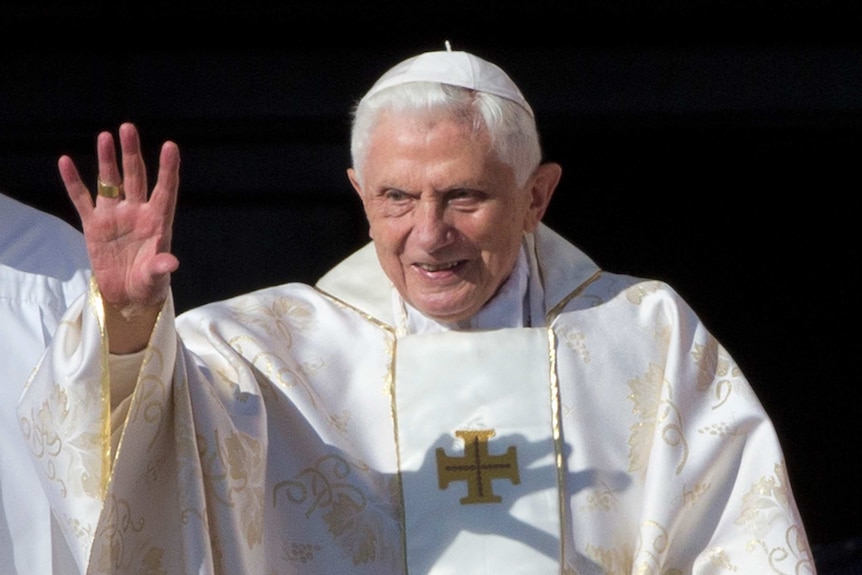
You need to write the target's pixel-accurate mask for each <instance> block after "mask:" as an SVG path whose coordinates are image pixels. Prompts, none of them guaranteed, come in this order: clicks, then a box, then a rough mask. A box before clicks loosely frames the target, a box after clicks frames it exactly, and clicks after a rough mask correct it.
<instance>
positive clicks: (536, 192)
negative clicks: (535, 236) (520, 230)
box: [524, 162, 563, 232]
mask: <svg viewBox="0 0 862 575" xmlns="http://www.w3.org/2000/svg"><path fill="white" fill-rule="evenodd" d="M562 174H563V168H562V166H560V164H557V163H554V162H546V163H544V164H540V165H539V167H538V168H536V173H535V174H533V175H532V176H531V178H530V179H529V180H528V181H527V185H528V186H529V189H528V190H527V191H528V192H529V194H530V208H529V209H528V210H527V216H526V218H525V220H524V231H526V232H534V231H536V228H537V227H539V222H541V221H542V218H543V217H545V210H547V209H548V204H550V203H551V196H553V195H554V190H556V189H557V184H559V183H560V177H561V176H562Z"/></svg>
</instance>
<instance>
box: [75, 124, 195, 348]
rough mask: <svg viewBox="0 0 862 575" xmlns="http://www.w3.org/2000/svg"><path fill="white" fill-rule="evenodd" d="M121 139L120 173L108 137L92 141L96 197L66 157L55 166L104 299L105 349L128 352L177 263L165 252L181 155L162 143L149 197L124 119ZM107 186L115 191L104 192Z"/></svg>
mask: <svg viewBox="0 0 862 575" xmlns="http://www.w3.org/2000/svg"><path fill="white" fill-rule="evenodd" d="M119 140H120V150H121V153H122V170H121V169H120V166H119V165H118V163H117V152H116V146H115V143H114V137H113V135H112V134H111V133H110V132H102V133H100V134H99V136H98V138H97V143H96V148H97V150H96V151H97V154H98V159H99V162H98V163H99V174H98V180H99V184H97V186H96V187H97V188H98V191H99V193H97V194H96V196H95V200H94V197H93V194H92V193H91V192H90V190H89V189H88V187H87V186H86V185H85V184H84V182H83V181H82V180H81V177H80V174H79V173H78V169H77V168H76V166H75V163H74V162H73V161H72V159H71V158H69V157H68V156H62V157H60V159H59V161H58V167H59V170H60V176H61V177H62V179H63V183H64V184H65V186H66V191H67V192H68V194H69V197H70V198H71V199H72V202H73V203H74V205H75V209H76V210H77V211H78V214H79V215H80V217H81V224H82V227H83V230H84V236H85V238H86V241H87V249H88V251H89V254H90V262H91V265H92V268H93V276H94V277H95V279H96V282H97V283H98V286H99V290H100V291H101V293H102V298H103V300H104V302H105V312H106V316H107V318H106V319H107V325H108V335H109V340H110V341H111V351H113V352H116V353H127V352H130V351H137V349H134V348H138V349H140V348H142V347H143V346H144V345H146V342H147V340H148V339H149V335H150V331H151V330H152V326H153V323H154V321H155V317H156V315H157V314H158V311H159V309H160V308H161V305H162V303H163V302H164V301H165V298H166V297H167V295H168V290H169V287H170V274H171V273H172V272H173V271H175V270H176V269H177V267H178V266H179V261H178V260H177V258H176V257H175V256H174V255H173V254H172V253H171V251H170V250H171V236H172V226H173V220H174V211H175V209H176V200H177V190H178V188H179V165H180V155H179V148H177V145H176V144H175V143H174V142H171V141H167V142H165V143H164V144H163V145H162V149H161V154H160V157H159V171H158V177H157V181H156V185H155V187H154V188H153V191H152V194H150V195H149V197H148V189H147V172H146V167H145V164H144V159H143V156H142V155H141V146H140V138H139V136H138V131H137V128H136V127H135V126H134V125H133V124H131V123H125V124H122V125H121V126H120V129H119ZM111 191H114V192H116V191H119V195H117V196H116V197H109V195H103V194H104V193H109V192H111Z"/></svg>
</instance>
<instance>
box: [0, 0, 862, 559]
mask: <svg viewBox="0 0 862 575" xmlns="http://www.w3.org/2000/svg"><path fill="white" fill-rule="evenodd" d="M0 14H2V21H0V36H2V40H0V42H2V55H0V188H2V189H3V190H4V191H5V192H7V193H9V194H10V195H12V196H14V197H17V198H20V199H22V200H24V201H26V202H28V203H31V204H33V205H36V206H38V207H41V208H43V209H46V210H48V211H51V212H53V213H56V214H58V215H60V216H62V217H64V218H66V219H67V220H69V221H70V222H72V223H74V224H75V225H77V223H78V222H77V217H76V215H75V213H74V211H73V209H72V207H71V203H70V202H69V200H68V198H67V197H66V196H65V192H64V190H63V187H62V184H61V182H60V179H59V176H58V174H57V170H56V160H57V157H58V156H59V155H60V154H63V153H68V154H71V155H72V156H73V157H74V158H75V159H76V161H77V162H78V165H79V168H80V169H81V171H82V174H83V175H84V176H85V177H86V176H87V174H90V175H91V176H92V179H93V180H94V181H95V178H96V172H95V160H94V144H95V137H96V134H97V133H98V132H99V131H100V130H104V129H111V130H115V129H116V127H117V126H118V125H119V123H120V122H122V121H126V120H131V121H134V122H136V123H137V124H138V126H139V128H140V130H141V133H142V138H143V143H144V147H145V148H146V149H147V150H148V157H149V158H150V164H149V166H148V168H150V170H151V171H154V169H155V165H156V160H157V157H158V147H159V145H160V144H161V142H162V141H163V140H165V139H172V140H175V141H176V142H178V143H179V145H180V149H181V153H182V158H183V160H182V161H183V165H182V170H181V178H182V184H181V190H180V202H179V207H178V217H177V223H176V228H175V229H176V233H175V238H174V249H175V252H176V253H177V255H178V256H179V258H180V260H181V267H180V269H179V271H178V272H177V273H176V274H175V277H174V289H175V298H176V301H177V304H178V307H179V308H180V309H181V310H183V309H187V308H188V307H190V306H193V305H197V304H200V303H203V302H206V301H210V300H213V299H217V298H218V299H220V298H223V297H227V296H231V295H235V294H237V293H241V292H243V291H246V290H249V289H254V288H257V287H263V286H265V285H270V284H274V283H281V282H285V281H294V280H297V281H306V282H312V281H314V280H315V279H316V278H317V277H318V276H319V275H320V274H322V273H323V272H324V271H325V270H327V269H328V268H329V267H330V266H331V265H333V264H334V263H336V262H337V261H338V260H339V259H341V258H342V257H343V256H345V255H346V254H348V253H349V252H350V251H352V250H353V249H355V248H356V247H358V246H359V245H361V244H362V243H364V242H365V241H366V228H365V224H364V220H363V217H362V214H361V210H360V205H359V202H358V199H357V198H356V197H355V196H354V195H353V192H352V189H351V188H350V186H349V183H348V181H347V178H346V176H345V170H346V168H347V167H348V165H349V158H348V152H347V147H348V146H347V138H348V109H349V108H350V106H351V105H352V103H353V102H354V101H355V100H356V99H358V98H359V97H360V96H361V95H362V93H363V92H364V90H366V89H367V88H368V87H369V86H370V85H371V83H373V81H374V80H375V79H376V78H377V76H379V75H380V74H381V73H382V72H384V71H385V70H386V69H387V68H388V67H389V66H391V65H393V64H395V63H396V62H398V61H400V60H401V59H403V58H405V57H407V56H410V55H413V54H416V53H418V52H421V51H426V50H434V49H442V48H443V41H444V40H446V39H448V40H450V41H451V42H452V45H453V48H454V49H464V50H469V51H472V52H474V53H476V54H478V55H480V56H483V57H485V58H487V59H490V60H492V61H495V62H496V63H498V64H500V65H501V66H502V67H503V68H504V69H506V70H507V71H508V72H509V73H510V75H511V76H512V77H513V78H514V79H515V81H516V82H517V83H518V84H519V85H520V87H521V89H522V91H523V92H524V93H525V95H526V96H527V98H528V99H529V100H530V101H531V103H532V104H533V107H534V108H535V111H536V114H537V119H538V122H539V127H540V131H541V133H542V134H543V142H544V146H545V150H546V156H547V158H548V159H550V160H554V161H557V162H560V163H561V164H562V165H563V168H564V172H563V179H562V182H561V185H560V187H559V188H558V190H557V193H556V195H555V197H554V199H553V201H552V204H551V209H550V212H549V214H548V216H547V217H546V222H547V223H549V224H550V225H551V226H552V227H554V228H556V229H557V230H558V231H560V232H562V233H563V235H565V236H566V237H568V238H569V239H571V240H572V241H574V242H575V243H576V244H578V245H579V246H580V247H582V248H583V249H584V250H585V251H586V252H587V253H588V254H590V255H591V256H592V257H593V258H594V259H596V261H597V262H598V263H599V264H600V265H602V267H604V268H605V269H607V270H610V271H618V272H627V273H632V274H635V275H642V276H648V277H653V278H658V279H662V280H666V281H668V282H669V283H670V284H672V285H673V286H674V287H676V288H677V290H678V291H679V292H680V293H681V294H682V295H683V296H684V297H685V298H686V299H687V300H688V301H689V302H690V303H691V304H692V305H693V307H694V308H695V309H696V310H697V311H698V312H699V313H700V315H701V317H702V318H703V319H704V321H705V322H706V324H707V326H708V327H710V328H711V330H712V331H713V333H715V334H716V336H717V337H718V338H719V340H720V341H721V342H722V343H723V344H724V345H725V347H727V348H728V350H729V351H730V352H731V353H732V354H733V356H734V357H735V358H736V360H737V361H738V363H739V364H740V365H741V366H742V368H743V370H744V371H745V373H746V375H747V376H748V378H749V379H750V380H751V382H752V384H753V386H754V388H755V390H756V391H757V393H758V395H759V396H760V398H761V400H762V401H763V403H764V404H765V406H766V408H767V410H768V411H769V413H770V414H771V416H772V418H773V420H774V422H775V425H776V428H777V430H778V432H779V435H780V437H781V438H782V442H783V445H784V448H785V454H786V457H787V465H788V469H789V473H790V476H791V482H792V486H793V488H794V491H795V494H796V497H797V502H798V504H799V507H800V510H801V512H802V515H803V519H804V520H805V523H806V527H807V530H808V532H809V538H810V539H811V542H812V543H813V544H814V545H815V546H816V547H817V548H818V549H823V548H825V547H826V546H830V545H833V544H836V543H840V542H844V541H848V540H850V539H853V538H856V537H857V536H860V535H862V518H860V496H859V493H858V491H857V490H858V486H859V485H860V482H862V471H860V465H859V446H860V433H862V425H860V415H862V409H860V393H859V391H858V388H857V385H859V383H860V382H859V377H858V372H857V369H856V367H857V364H858V361H859V357H860V352H862V349H860V345H859V344H860V338H859V335H858V333H859V332H858V330H859V325H858V324H859V321H860V319H862V316H860V304H859V301H860V295H862V294H859V293H858V292H859V291H860V290H859V287H858V286H859V280H858V275H859V274H858V270H857V267H858V263H859V252H860V251H859V244H860V242H859V239H858V237H857V232H858V228H859V223H858V222H859V216H858V214H859V208H858V207H857V203H858V202H857V199H856V198H857V194H858V193H859V178H858V175H859V166H860V152H862V42H860V40H862V32H860V30H862V28H860V24H862V18H860V15H862V8H859V7H857V6H856V3H854V2H849V1H848V2H844V3H842V2H818V3H816V5H815V3H813V2H812V3H810V4H805V3H793V2H781V3H779V2H771V3H770V2H756V1H752V2H744V3H742V2H740V3H739V4H734V3H721V2H703V3H700V4H699V5H697V6H696V7H692V3H690V2H680V3H678V4H675V3H672V2H649V3H646V2H645V3H643V4H636V3H627V2H621V1H612V0H608V1H596V2H567V3H565V4H564V5H563V4H562V3H561V4H559V5H558V4H556V3H552V2H530V3H527V2H523V3H520V4H518V3H506V2H503V3H499V2H496V3H489V2H472V3H470V2H460V3H455V2H433V3H431V2H429V3H424V4H418V3H417V4H412V3H405V2H376V3H366V4H361V3H351V4H344V5H340V4H334V3H321V2H315V3H283V4H276V3H264V2H257V3H255V2H250V3H244V4H242V5H241V6H232V5H228V4H227V3H213V5H212V6H210V7H205V8H204V7H199V6H197V5H194V4H189V3H182V2H179V3H172V4H170V5H169V6H168V5H160V4H158V3H156V4H152V3H151V4H146V5H141V4H137V5H123V4H122V3H120V4H114V3H112V4H110V5H109V6H105V5H102V4H99V3H74V2H73V3H69V2H66V3H62V4H60V3H59V2H58V3H41V4H40V3H36V4H29V5H27V6H17V7H16V6H6V7H4V8H2V11H0Z"/></svg>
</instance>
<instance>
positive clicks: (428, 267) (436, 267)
mask: <svg viewBox="0 0 862 575" xmlns="http://www.w3.org/2000/svg"><path fill="white" fill-rule="evenodd" d="M415 265H416V267H418V268H420V269H421V270H423V271H426V272H442V271H447V270H451V269H454V268H456V267H458V266H459V265H461V262H460V261H455V262H447V263H445V264H415Z"/></svg>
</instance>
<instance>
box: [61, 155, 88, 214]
mask: <svg viewBox="0 0 862 575" xmlns="http://www.w3.org/2000/svg"><path fill="white" fill-rule="evenodd" d="M57 168H58V169H59V171H60V178H61V179H62V180H63V185H64V186H66V193H67V194H69V198H70V199H71V200H72V203H73V204H74V205H75V209H76V210H77V211H78V215H79V216H80V217H81V221H82V222H83V221H84V220H85V219H86V218H88V217H89V215H90V214H91V213H92V211H93V197H92V196H91V195H90V190H88V189H87V186H85V185H84V182H82V181H81V176H80V175H79V174H78V168H76V167H75V162H73V161H72V158H70V157H69V156H60V159H59V160H58V161H57Z"/></svg>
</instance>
